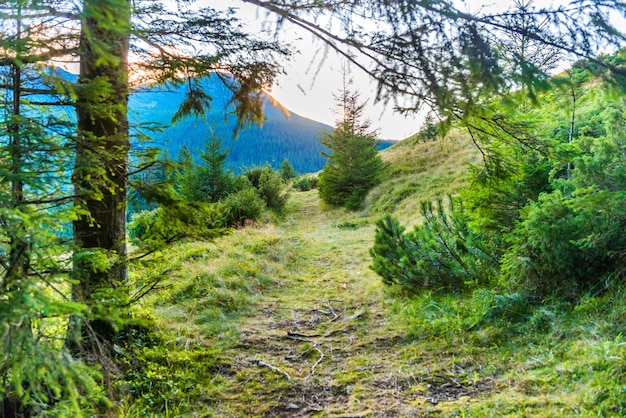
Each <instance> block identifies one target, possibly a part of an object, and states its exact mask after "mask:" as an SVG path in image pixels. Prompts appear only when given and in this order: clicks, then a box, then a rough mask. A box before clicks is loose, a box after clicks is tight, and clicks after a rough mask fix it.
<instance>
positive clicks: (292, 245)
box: [119, 139, 626, 417]
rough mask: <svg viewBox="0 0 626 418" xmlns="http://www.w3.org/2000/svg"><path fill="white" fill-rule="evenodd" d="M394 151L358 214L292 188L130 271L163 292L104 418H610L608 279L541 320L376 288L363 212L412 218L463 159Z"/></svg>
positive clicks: (515, 307) (617, 391) (456, 178)
mask: <svg viewBox="0 0 626 418" xmlns="http://www.w3.org/2000/svg"><path fill="white" fill-rule="evenodd" d="M400 145H401V146H398V145H397V146H394V147H392V148H390V149H389V150H388V151H387V154H386V156H385V158H386V159H387V160H388V161H391V162H392V163H393V165H392V168H391V170H392V172H391V173H392V174H390V176H389V178H388V180H387V181H386V182H385V183H384V184H382V185H381V186H380V187H379V188H378V189H377V190H375V191H373V193H372V195H371V196H370V198H369V200H368V206H367V207H366V208H365V209H364V210H363V211H361V212H357V213H352V212H347V211H345V210H342V209H336V210H323V208H322V205H321V203H320V201H319V199H318V197H317V192H316V191H315V190H312V191H308V192H301V193H300V192H299V193H293V194H292V197H291V198H290V200H289V202H288V204H287V208H286V211H285V214H284V216H283V217H282V218H281V219H274V220H273V221H272V222H273V224H270V223H268V224H266V225H257V226H256V227H254V228H248V229H242V230H235V231H234V232H233V233H232V234H231V235H229V236H225V237H222V238H219V239H218V240H216V241H214V242H210V243H206V242H190V243H184V244H178V245H176V246H173V247H171V248H170V249H168V251H166V252H164V253H162V254H155V255H154V257H153V259H152V260H151V261H150V262H149V263H146V264H145V265H144V266H142V267H138V269H137V270H136V271H134V272H133V279H134V280H136V281H137V282H138V283H139V282H141V281H142V280H145V279H146V278H149V277H155V276H159V275H160V276H161V277H163V281H162V282H161V284H160V285H159V289H158V290H157V291H155V292H152V293H151V294H150V295H149V296H147V297H146V298H144V299H143V300H142V302H141V305H140V306H139V307H138V308H137V309H138V316H141V317H144V318H147V319H146V320H145V325H144V326H140V327H137V328H136V329H134V330H133V335H131V336H129V338H127V340H126V341H127V342H128V343H127V345H124V346H123V347H122V348H123V350H125V353H127V356H122V360H123V363H124V364H125V367H124V369H125V372H126V375H127V379H128V380H127V382H125V383H123V384H122V385H121V386H122V388H121V389H120V390H121V393H123V394H125V396H126V398H125V401H124V402H122V403H120V409H119V415H121V416H129V417H134V416H166V417H167V416H170V417H175V416H176V417H177V416H189V417H263V416H314V417H340V416H350V417H355V416H364V417H376V416H402V417H411V416H414V417H418V416H419V417H421V416H449V417H458V416H471V417H485V416H494V417H501V416H510V417H520V416H522V417H523V416H527V417H570V416H583V417H586V416H623V415H624V414H626V377H625V376H626V338H625V337H624V335H625V334H626V314H625V313H624V312H626V302H625V300H626V297H625V296H626V295H625V294H624V290H623V283H620V282H619V281H616V283H614V284H613V285H612V287H611V289H610V291H609V292H607V293H605V294H603V295H597V296H589V297H587V298H585V299H584V300H583V301H582V302H581V303H580V304H578V305H577V306H574V305H569V304H564V303H557V302H549V301H548V302H546V303H545V304H544V305H543V306H541V307H532V306H530V305H528V304H527V303H526V301H525V300H524V299H523V298H521V297H520V296H518V295H514V294H503V293H499V292H496V291H491V290H481V289H474V290H470V291H467V292H465V293H459V294H447V295H446V294H436V293H424V294H420V295H407V294H403V293H402V292H401V291H399V290H396V289H389V288H386V287H384V286H383V285H382V283H381V280H380V278H379V277H377V276H376V275H375V274H374V273H373V272H372V271H371V270H370V269H369V264H370V257H369V249H370V247H371V246H372V242H373V234H374V225H373V224H374V220H375V219H376V217H377V214H378V213H380V212H381V211H384V210H386V209H384V208H386V207H387V206H386V205H388V207H389V208H392V209H393V211H394V212H393V213H394V214H395V215H396V216H398V217H400V219H401V220H404V221H406V222H417V221H418V219H416V218H415V217H416V212H417V209H418V208H419V201H420V200H421V199H434V198H435V197H436V195H437V194H438V193H444V192H454V191H455V190H456V188H457V187H459V185H460V184H463V182H464V181H465V180H463V179H462V175H461V174H462V173H463V172H464V168H463V163H462V162H463V161H467V160H472V159H473V158H475V152H473V151H472V148H471V147H470V146H469V145H468V144H467V143H465V142H463V141H462V140H461V139H457V140H456V142H452V143H446V142H441V143H428V144H417V145H415V146H414V147H408V144H400ZM406 147H408V149H407V148H406ZM393 170H395V171H393ZM394 199H395V200H394ZM392 202H393V203H392ZM263 365H268V366H271V367H273V368H271V367H266V366H263ZM286 375H288V376H289V377H290V380H288V379H287V378H286ZM385 414H387V415H385Z"/></svg>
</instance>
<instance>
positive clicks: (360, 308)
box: [237, 193, 425, 417]
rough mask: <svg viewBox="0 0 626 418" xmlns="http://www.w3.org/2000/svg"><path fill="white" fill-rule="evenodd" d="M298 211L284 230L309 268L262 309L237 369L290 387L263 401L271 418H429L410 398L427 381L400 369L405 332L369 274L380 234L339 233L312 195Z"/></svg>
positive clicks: (301, 200)
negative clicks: (423, 416)
mask: <svg viewBox="0 0 626 418" xmlns="http://www.w3.org/2000/svg"><path fill="white" fill-rule="evenodd" d="M292 199H293V198H292ZM292 205H294V206H295V207H294V208H293V210H294V212H293V214H292V216H291V217H289V218H288V219H287V220H285V221H284V223H283V224H282V225H280V226H278V227H277V232H278V233H279V234H280V235H281V236H282V239H283V240H284V241H286V242H287V243H288V245H289V246H290V247H291V248H290V249H289V250H292V251H294V252H295V253H296V254H298V257H301V258H302V259H301V260H299V261H298V263H300V264H301V265H302V267H301V268H298V269H296V271H298V274H295V275H294V277H292V278H290V280H288V281H287V282H285V283H282V285H281V286H280V289H278V290H277V292H276V293H275V294H270V295H267V297H266V298H265V299H264V300H263V301H262V303H261V309H260V311H259V313H258V314H256V316H255V317H253V318H251V319H250V320H249V321H247V322H246V324H245V325H244V326H243V329H242V331H243V333H244V336H245V337H244V338H243V340H242V342H241V344H240V346H239V347H238V349H239V350H240V351H239V354H238V358H237V360H238V361H237V363H238V364H242V365H248V367H253V368H256V369H258V370H259V373H260V375H261V376H264V377H262V378H264V379H269V380H268V381H270V380H272V378H273V379H274V380H273V381H275V379H282V380H284V382H285V384H283V385H280V386H279V387H277V385H275V384H268V385H267V386H266V389H267V392H265V393H263V391H260V392H259V393H258V395H259V402H261V403H265V404H270V405H272V406H271V408H270V410H268V411H265V412H264V414H263V415H266V416H285V417H309V416H333V417H340V416H341V417H348V416H349V417H362V416H375V417H387V416H389V417H392V416H418V415H420V414H419V412H418V411H419V410H420V409H421V408H420V405H422V404H423V403H424V402H425V399H424V397H423V396H417V395H416V394H415V393H412V391H411V390H410V389H411V388H415V387H416V385H417V384H418V383H419V382H417V381H416V380H415V377H412V376H410V375H407V374H405V373H403V371H402V370H401V367H400V364H401V360H400V359H399V358H398V355H399V353H398V352H399V350H397V348H398V347H397V345H398V344H399V343H400V340H401V335H400V331H399V329H398V327H397V326H396V327H394V326H392V325H391V324H390V323H389V322H388V315H387V312H386V309H385V307H384V301H383V298H382V296H381V294H382V292H381V287H380V284H379V282H380V280H379V278H378V277H377V276H376V275H375V274H374V273H373V272H372V271H370V270H369V268H368V263H369V255H368V251H369V248H370V247H371V237H372V236H373V235H372V234H373V227H372V226H371V225H369V226H365V227H363V228H354V227H343V228H342V227H338V226H337V225H335V224H333V223H332V222H337V218H336V217H334V216H333V220H332V221H331V219H330V218H329V217H327V216H326V215H325V213H324V212H323V211H322V210H321V209H320V206H319V202H318V199H317V195H316V194H313V193H308V194H298V195H297V196H296V197H295V202H293V203H292ZM345 216H346V219H349V216H350V215H348V214H346V215H345ZM348 222H350V221H346V223H345V224H346V225H352V224H350V223H348ZM340 226H341V225H340Z"/></svg>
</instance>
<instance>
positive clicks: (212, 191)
mask: <svg viewBox="0 0 626 418" xmlns="http://www.w3.org/2000/svg"><path fill="white" fill-rule="evenodd" d="M229 151H230V150H227V149H226V150H225V149H223V147H222V139H221V138H220V137H218V136H215V135H211V136H210V137H209V138H208V139H207V141H206V143H205V145H204V151H203V152H202V153H201V154H200V159H201V163H200V165H199V166H198V168H197V181H198V187H199V190H198V191H199V193H200V195H201V198H202V200H204V201H207V202H218V201H219V200H221V199H223V198H224V197H226V196H228V195H229V194H230V193H231V192H232V191H233V187H234V182H235V176H234V174H233V173H232V171H229V170H227V169H226V159H227V158H228V153H229Z"/></svg>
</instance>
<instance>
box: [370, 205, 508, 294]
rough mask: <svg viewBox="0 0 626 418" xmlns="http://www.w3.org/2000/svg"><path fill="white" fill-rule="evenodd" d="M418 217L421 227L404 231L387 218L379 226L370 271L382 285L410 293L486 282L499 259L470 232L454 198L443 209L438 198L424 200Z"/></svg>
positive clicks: (459, 288) (458, 288)
mask: <svg viewBox="0 0 626 418" xmlns="http://www.w3.org/2000/svg"><path fill="white" fill-rule="evenodd" d="M422 216H423V217H424V223H423V224H422V225H417V226H415V227H414V228H413V231H411V232H408V233H405V228H404V227H403V226H402V225H400V223H399V222H398V221H397V220H395V219H393V218H392V217H391V216H389V215H387V216H385V217H384V218H382V219H381V220H380V221H378V222H377V224H376V226H377V229H376V236H375V239H374V247H373V248H372V249H371V255H372V257H373V261H372V269H373V270H374V271H375V272H376V273H378V274H379V275H380V276H381V277H382V279H383V282H384V283H385V284H387V285H401V286H403V287H405V288H407V289H408V290H411V291H420V290H423V289H433V290H461V289H463V288H466V287H467V286H470V285H484V284H486V282H487V281H488V279H489V277H490V276H491V275H492V274H493V272H494V271H495V270H496V268H497V260H496V258H494V257H493V255H492V254H491V253H490V252H489V251H488V250H486V249H485V247H484V246H483V244H482V242H481V238H480V236H479V235H477V234H475V233H474V232H472V231H471V230H470V229H469V227H468V225H467V216H466V215H465V214H464V212H463V210H462V208H461V207H459V208H456V207H455V205H454V203H453V200H452V199H450V200H449V204H448V209H447V210H446V209H445V208H444V206H443V201H442V199H438V200H437V203H436V205H433V204H432V202H422Z"/></svg>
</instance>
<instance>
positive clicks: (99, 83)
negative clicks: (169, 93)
mask: <svg viewBox="0 0 626 418" xmlns="http://www.w3.org/2000/svg"><path fill="white" fill-rule="evenodd" d="M129 39H130V1H129V0H84V2H83V20H82V31H81V40H80V74H79V81H78V89H77V95H78V100H77V104H76V111H77V117H78V126H77V144H76V160H75V167H74V173H73V176H72V182H73V184H74V191H75V195H76V196H77V197H76V200H75V205H76V208H77V210H78V211H79V215H78V217H77V219H76V220H75V221H74V223H73V231H74V241H75V243H76V245H77V252H76V256H75V260H74V275H75V278H76V279H77V284H75V286H74V292H73V293H74V297H75V298H76V299H77V300H79V301H81V302H85V303H87V304H93V303H97V302H98V300H97V296H94V293H96V292H98V291H100V290H102V289H105V288H107V289H108V288H115V287H118V286H119V285H120V284H122V283H124V281H125V280H126V277H127V267H126V204H127V202H126V194H127V191H126V190H127V183H128V153H129V148H130V145H129V125H128V94H129V87H128V48H129ZM97 253H101V254H104V255H105V256H106V259H107V261H108V263H104V264H102V263H101V264H98V263H97V262H96V261H94V260H98V259H99V260H101V258H98V257H96V254H97Z"/></svg>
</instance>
